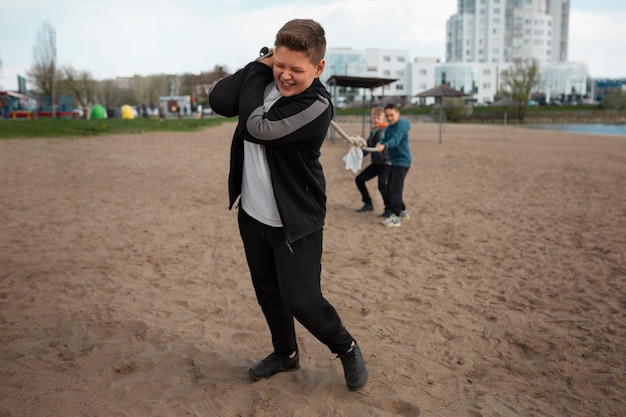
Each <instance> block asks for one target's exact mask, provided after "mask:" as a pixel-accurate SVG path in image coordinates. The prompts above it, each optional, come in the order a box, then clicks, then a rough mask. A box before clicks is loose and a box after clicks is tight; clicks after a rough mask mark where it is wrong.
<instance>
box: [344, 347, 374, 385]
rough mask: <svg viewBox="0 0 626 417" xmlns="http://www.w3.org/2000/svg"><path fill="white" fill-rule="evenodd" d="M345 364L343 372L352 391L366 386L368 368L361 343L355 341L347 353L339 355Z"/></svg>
mask: <svg viewBox="0 0 626 417" xmlns="http://www.w3.org/2000/svg"><path fill="white" fill-rule="evenodd" d="M337 357H338V358H339V359H341V363H342V364H343V374H344V376H345V378H346V385H347V386H348V389H349V390H350V391H356V390H358V389H361V388H363V387H364V386H365V383H366V382H367V368H366V367H365V360H364V359H363V355H362V354H361V349H360V348H359V345H357V344H356V342H355V343H354V346H352V347H351V348H350V350H349V351H347V352H346V353H343V354H340V355H337Z"/></svg>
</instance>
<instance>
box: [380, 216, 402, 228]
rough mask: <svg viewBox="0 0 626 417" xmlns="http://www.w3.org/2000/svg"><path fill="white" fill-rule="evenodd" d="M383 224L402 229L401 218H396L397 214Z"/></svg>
mask: <svg viewBox="0 0 626 417" xmlns="http://www.w3.org/2000/svg"><path fill="white" fill-rule="evenodd" d="M381 224H382V225H384V226H389V227H400V226H402V225H401V224H400V217H398V216H396V215H395V214H392V215H391V216H389V217H388V218H387V219H385V220H383V222H382V223H381Z"/></svg>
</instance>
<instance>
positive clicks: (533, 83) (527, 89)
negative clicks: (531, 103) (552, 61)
mask: <svg viewBox="0 0 626 417" xmlns="http://www.w3.org/2000/svg"><path fill="white" fill-rule="evenodd" d="M501 80H502V85H503V91H501V93H502V95H503V96H505V97H509V98H511V99H512V100H514V101H516V102H518V103H520V105H519V106H517V117H518V119H519V121H520V122H522V123H523V122H524V116H525V115H526V103H528V100H529V99H530V93H531V91H532V90H533V89H534V88H535V87H537V86H538V85H539V81H540V77H539V65H538V64H537V62H536V61H535V60H532V61H515V62H514V63H513V65H512V66H511V67H510V68H509V69H506V70H504V71H502V73H501Z"/></svg>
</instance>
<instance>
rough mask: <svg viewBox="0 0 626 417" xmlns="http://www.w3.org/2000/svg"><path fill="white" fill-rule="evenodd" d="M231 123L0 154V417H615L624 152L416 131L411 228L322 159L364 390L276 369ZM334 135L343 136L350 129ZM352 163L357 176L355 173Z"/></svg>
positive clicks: (330, 234) (622, 378)
mask: <svg viewBox="0 0 626 417" xmlns="http://www.w3.org/2000/svg"><path fill="white" fill-rule="evenodd" d="M234 126H235V125H234V124H233V123H230V122H229V123H226V124H224V125H222V126H219V127H216V128H211V129H209V130H205V131H202V132H198V133H185V134H180V133H157V134H139V135H121V136H104V137H94V138H83V139H28V140H4V141H0V196H1V199H0V278H1V280H0V358H1V362H0V416H3V417H9V416H10V417H25V416H53V417H57V416H58V417H75V416H85V417H95V416H102V417H110V416H133V417H135V416H140V417H143V416H146V417H148V416H150V417H154V416H163V417H174V416H232V417H235V416H268V417H269V416H272V417H283V416H284V417H287V416H289V417H291V416H442V417H443V416H446V417H447V416H470V417H479V416H480V417H488V416H624V415H626V395H625V393H626V354H625V352H626V350H625V348H624V346H625V345H626V262H625V259H624V257H625V254H626V138H624V137H610V136H593V135H580V134H572V133H566V132H550V131H537V130H527V129H523V128H519V127H514V126H509V128H508V130H507V132H506V140H504V138H503V129H502V126H476V125H454V124H451V125H447V126H445V130H444V132H443V143H439V142H438V129H439V127H438V125H437V124H432V123H413V124H412V129H411V148H412V152H413V156H414V161H413V166H412V168H411V170H410V171H409V174H408V177H407V183H406V188H405V201H406V203H407V205H408V208H409V210H410V214H411V218H410V220H406V221H403V223H402V227H401V228H387V227H384V226H381V225H380V224H379V221H380V219H379V218H378V217H376V215H377V214H378V213H379V212H381V211H382V206H381V199H380V196H379V195H378V192H377V191H376V184H375V180H374V181H371V182H369V183H368V185H369V188H370V191H371V192H372V194H373V196H374V198H375V199H374V204H375V206H376V210H377V211H375V212H374V213H356V212H355V209H357V208H359V207H360V206H361V205H362V203H361V201H360V197H359V195H358V192H357V190H356V187H355V185H354V176H355V175H354V173H352V172H351V171H348V170H346V169H345V166H344V163H343V162H342V157H343V155H345V154H346V153H347V150H348V147H347V145H346V143H345V142H343V141H342V139H337V142H336V143H334V144H333V143H332V142H331V141H330V140H328V141H327V142H326V143H325V144H324V146H323V148H322V157H321V160H322V163H323V165H324V169H325V173H326V176H327V195H328V212H327V217H326V226H325V229H324V240H325V242H324V256H323V272H322V280H323V283H322V288H323V289H324V294H325V296H326V297H327V298H328V299H329V300H330V302H331V303H332V304H333V305H334V306H335V307H336V308H337V310H338V311H339V313H340V315H341V317H342V319H343V321H344V324H345V325H346V327H347V328H348V329H349V331H350V332H351V333H352V334H353V335H354V336H355V337H356V338H357V340H358V342H359V344H360V345H361V347H362V350H363V352H364V355H365V359H366V362H367V364H368V367H369V383H368V385H367V386H366V387H365V388H364V389H363V390H361V391H358V392H350V391H348V390H347V388H346V386H345V383H344V379H343V373H342V372H343V371H342V368H341V362H340V361H339V360H338V359H335V357H334V356H333V355H332V354H330V352H329V351H328V350H327V349H326V347H324V346H323V345H321V344H320V343H319V342H318V341H317V340H316V339H314V338H313V337H312V336H311V335H310V334H309V333H308V332H307V331H305V330H304V329H303V328H302V327H301V326H300V325H299V324H298V325H297V331H298V342H299V346H300V355H301V366H302V369H301V370H299V371H298V372H292V373H286V374H279V375H276V376H274V377H272V378H270V379H267V380H262V381H259V382H252V381H251V380H250V378H249V376H248V373H247V369H248V367H249V366H250V365H251V364H252V363H253V362H255V361H257V360H259V359H261V358H263V357H264V356H266V355H267V354H269V353H270V350H271V344H270V339H269V332H268V330H267V327H266V324H265V321H264V319H263V317H262V314H261V312H260V308H259V307H258V305H257V303H256V299H255V297H254V293H253V289H252V285H251V283H250V278H249V272H248V269H247V266H246V263H245V258H244V255H243V249H242V245H241V241H240V238H239V234H238V228H237V224H236V212H235V211H234V210H233V211H229V210H228V198H227V186H226V180H227V173H228V154H229V146H230V138H231V137H232V131H233V129H234ZM344 128H345V129H346V130H347V131H348V132H350V133H351V134H358V133H360V132H361V125H360V124H346V125H344ZM366 162H367V161H366Z"/></svg>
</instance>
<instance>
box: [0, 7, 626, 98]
mask: <svg viewBox="0 0 626 417" xmlns="http://www.w3.org/2000/svg"><path fill="white" fill-rule="evenodd" d="M456 12H457V0H437V1H427V0H385V1H380V0H295V1H284V0H283V1H279V0H264V1H258V0H210V1H207V0H203V1H200V0H106V1H103V0H20V1H16V0H0V60H1V62H2V66H1V67H0V90H17V75H22V76H27V71H28V70H29V69H30V68H31V66H32V64H33V62H34V60H33V50H34V48H35V45H36V43H37V34H38V32H40V31H41V28H42V27H43V24H44V22H46V21H48V22H49V23H50V24H51V25H52V27H54V29H55V30H56V38H57V64H58V65H59V66H71V67H73V68H74V69H76V70H79V71H89V72H90V73H91V75H92V76H93V78H95V79H97V80H102V79H109V78H115V77H130V76H133V75H144V76H145V75H151V74H163V73H166V74H184V73H191V74H198V73H200V72H203V71H210V70H211V69H213V67H214V66H215V65H221V66H225V67H226V68H227V70H228V71H231V72H232V71H235V70H237V69H238V68H240V67H242V66H244V65H245V64H246V63H248V62H249V61H251V60H253V59H255V58H256V57H257V56H258V52H259V50H260V48H261V47H263V46H271V45H272V43H273V41H274V36H275V34H276V32H277V31H278V29H280V27H281V26H282V25H283V24H284V23H285V22H287V21H288V20H290V19H294V18H310V19H314V20H316V21H318V22H320V23H321V24H322V26H323V27H324V29H325V31H326V40H327V46H328V48H340V47H341V48H343V47H350V48H352V49H356V50H362V49H366V48H380V49H402V50H409V54H410V57H411V59H413V58H416V57H438V58H440V59H441V62H445V53H446V46H445V38H446V21H447V19H449V18H450V16H452V15H453V14H456ZM625 21H626V2H625V1H624V0H571V2H570V31H569V57H568V58H569V59H568V60H569V61H575V62H583V63H585V64H586V65H587V68H588V70H589V75H590V76H591V77H594V78H626V25H624V24H623V22H625Z"/></svg>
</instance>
